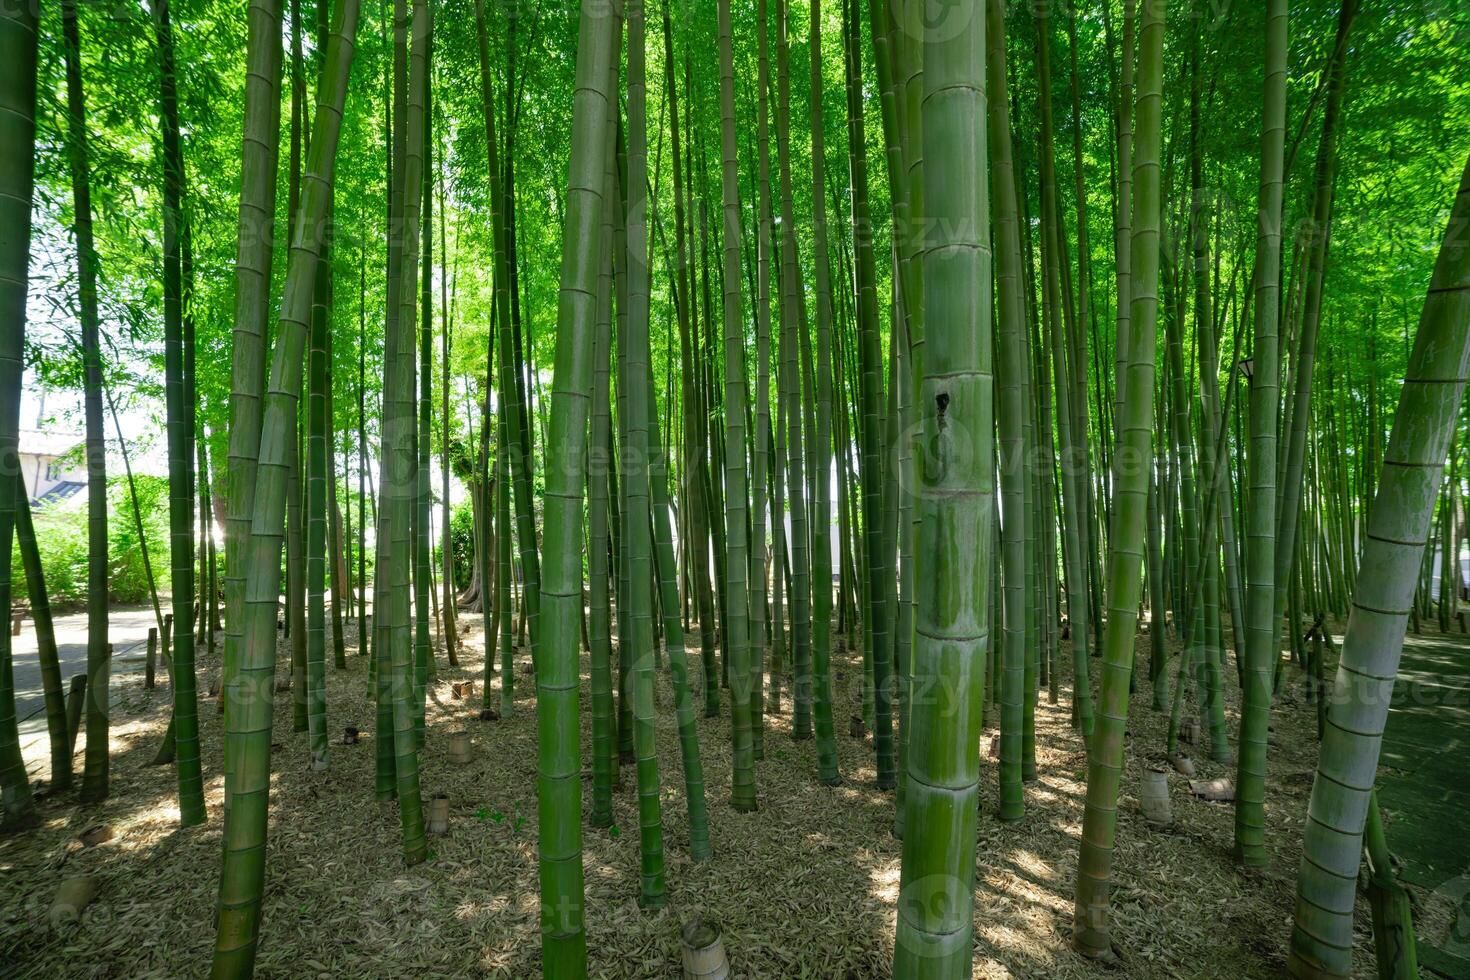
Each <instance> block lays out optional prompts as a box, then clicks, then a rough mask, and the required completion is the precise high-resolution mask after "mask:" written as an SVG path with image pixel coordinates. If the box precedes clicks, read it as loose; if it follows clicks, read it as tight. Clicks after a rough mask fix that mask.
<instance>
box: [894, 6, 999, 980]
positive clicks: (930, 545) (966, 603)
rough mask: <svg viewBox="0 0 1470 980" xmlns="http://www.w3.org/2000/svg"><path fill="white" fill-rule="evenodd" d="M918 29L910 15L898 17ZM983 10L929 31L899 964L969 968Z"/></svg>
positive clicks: (903, 967) (983, 315)
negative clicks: (916, 523)
mask: <svg viewBox="0 0 1470 980" xmlns="http://www.w3.org/2000/svg"><path fill="white" fill-rule="evenodd" d="M905 26H906V27H907V28H908V29H918V25H916V24H910V25H905ZM985 33H986V23H985V17H984V12H983V10H982V8H981V7H980V5H979V3H978V2H975V0H971V2H962V3H958V4H956V5H954V6H952V7H950V8H947V10H946V11H945V17H944V18H943V19H942V20H941V21H940V22H939V23H938V24H926V25H924V27H923V28H922V34H921V35H920V36H921V38H922V42H923V65H924V73H923V81H922V86H923V93H922V97H921V99H920V103H919V104H920V106H921V109H922V113H923V142H922V149H923V157H924V160H925V167H924V179H923V195H922V196H923V206H922V210H921V211H920V212H919V214H918V216H921V217H922V218H923V221H924V224H923V228H924V231H925V240H924V241H923V243H922V251H923V256H924V316H925V326H926V330H925V335H926V344H927V346H928V350H927V352H926V354H925V357H924V373H923V376H922V379H921V383H920V385H919V387H918V391H917V396H918V412H919V417H920V419H921V423H920V425H921V428H920V431H919V434H918V437H917V438H918V444H917V446H916V447H915V454H916V456H917V467H916V468H917V472H918V484H917V486H916V487H915V491H916V493H917V495H918V497H917V507H918V510H919V534H918V540H917V544H916V548H915V559H916V561H917V566H916V568H915V573H914V574H915V579H914V588H915V594H916V597H917V600H918V602H917V607H916V609H915V624H914V625H915V637H914V645H913V664H912V673H913V688H912V689H913V691H914V701H913V704H912V706H911V707H910V716H909V748H908V753H907V757H906V762H907V765H908V773H907V778H906V783H905V794H906V795H905V806H906V808H907V810H906V813H905V816H904V843H903V871H902V877H901V880H900V886H899V909H898V935H897V941H896V945H895V950H894V961H893V972H894V975H895V976H897V977H904V978H909V977H963V976H968V975H969V973H970V968H971V958H972V955H973V954H972V950H971V934H972V932H973V922H974V916H973V912H972V909H973V905H974V880H975V828H976V819H977V811H978V806H977V798H978V793H979V781H980V758H979V754H980V751H979V749H980V722H981V704H980V691H981V679H982V678H983V677H984V674H985V662H986V656H987V653H988V648H989V645H990V621H989V620H990V615H989V613H990V595H989V594H990V584H991V569H990V560H991V549H992V541H993V534H992V528H991V523H992V521H993V519H994V513H995V485H994V459H995V443H994V430H993V396H994V392H993V388H994V381H993V378H992V375H991V356H992V354H991V341H990V337H991V332H990V316H991V309H990V304H991V255H990V248H989V242H990V214H989V194H988V182H987V174H986V169H987V168H986V165H985V161H986V159H987V154H986V135H985V133H986V116H985V109H986V105H985V87H986V85H985V61H986V46H985Z"/></svg>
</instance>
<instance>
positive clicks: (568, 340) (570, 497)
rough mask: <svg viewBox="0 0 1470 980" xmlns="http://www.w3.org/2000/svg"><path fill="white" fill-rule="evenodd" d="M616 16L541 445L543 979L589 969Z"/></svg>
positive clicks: (597, 10)
mask: <svg viewBox="0 0 1470 980" xmlns="http://www.w3.org/2000/svg"><path fill="white" fill-rule="evenodd" d="M621 32H622V28H621V22H620V21H619V19H618V17H617V14H616V13H615V12H614V11H613V10H612V9H610V8H609V7H607V6H606V5H604V4H599V3H595V2H593V0H582V3H581V7H580V13H579V15H578V22H577V67H576V86H575V88H574V90H573V91H574V92H575V95H574V96H573V101H572V127H571V135H572V141H571V158H570V161H569V164H568V170H569V174H568V188H567V197H566V212H565V215H566V217H565V221H564V225H563V232H562V261H561V290H560V293H559V297H558V304H557V330H556V361H555V365H554V373H553V380H552V391H551V426H550V430H549V438H548V439H547V440H546V442H545V446H546V511H545V528H546V537H545V540H544V542H543V549H542V550H543V554H544V555H545V559H546V564H545V567H544V568H543V569H542V578H541V598H542V603H543V604H542V610H541V611H542V613H543V615H542V617H541V634H542V635H541V640H540V651H541V652H540V662H539V663H538V665H537V669H536V727H537V738H538V746H539V748H538V752H537V772H538V783H537V798H538V801H539V805H538V809H537V812H538V814H539V816H538V826H539V836H538V838H537V842H538V844H537V846H538V852H539V864H540V879H541V957H542V969H543V971H544V972H545V974H546V976H548V977H556V978H558V980H560V978H572V980H575V978H578V977H585V976H586V975H587V929H586V923H585V921H584V918H583V910H584V907H585V906H584V903H585V899H584V896H583V890H582V763H581V750H580V747H579V736H578V732H579V730H580V723H579V721H578V713H579V711H578V697H579V695H578V689H579V686H580V685H579V679H580V674H581V671H580V668H579V664H578V660H579V657H578V647H579V645H580V636H579V623H580V620H581V616H580V607H581V604H582V494H583V489H584V487H585V486H586V482H587V479H586V477H587V473H586V462H585V456H584V454H585V451H586V448H587V435H586V433H587V411H588V406H589V402H590V401H591V395H592V360H591V357H590V356H589V355H590V354H591V352H592V351H591V348H592V344H591V343H590V342H589V341H590V340H591V333H592V328H593V324H594V321H595V318H596V315H597V311H596V308H595V301H596V294H597V290H596V281H595V277H596V275H597V269H598V263H599V262H600V261H601V256H600V255H599V254H598V253H599V250H598V247H597V242H598V229H599V228H600V226H601V224H602V209H603V208H604V207H611V206H613V204H612V202H610V201H606V200H605V194H604V191H603V183H604V181H603V154H604V153H605V152H606V147H607V145H608V143H609V142H610V141H611V140H612V136H613V134H612V132H611V130H610V128H609V126H608V115H609V106H610V104H611V103H612V102H613V99H614V95H615V93H613V92H612V91H611V77H612V74H611V73H612V65H613V62H614V58H615V55H616V52H617V49H618V41H619V39H620V37H621Z"/></svg>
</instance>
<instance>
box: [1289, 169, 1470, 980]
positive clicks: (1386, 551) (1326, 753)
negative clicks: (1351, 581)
mask: <svg viewBox="0 0 1470 980" xmlns="http://www.w3.org/2000/svg"><path fill="white" fill-rule="evenodd" d="M1467 222H1470V161H1467V163H1466V166H1465V170H1464V171H1463V173H1462V175H1461V177H1460V185H1459V190H1458V192H1457V194H1456V196H1455V202H1454V206H1453V208H1452V209H1451V212H1450V218H1449V222H1448V225H1447V227H1446V230H1445V235H1444V239H1443V241H1442V242H1441V244H1440V250H1439V256H1438V258H1437V260H1436V262H1435V267H1434V274H1433V276H1432V277H1431V279H1430V282H1429V292H1428V295H1427V296H1426V298H1425V301H1424V309H1423V312H1422V313H1421V314H1420V318H1419V329H1418V332H1417V334H1416V335H1415V338H1414V348H1413V351H1412V353H1411V354H1410V355H1409V363H1408V367H1407V368H1406V370H1405V373H1404V387H1403V393H1402V394H1401V395H1400V397H1399V405H1398V410H1397V411H1396V413H1395V415H1394V424H1393V433H1392V435H1391V436H1390V437H1389V443H1388V449H1387V451H1386V452H1385V453H1384V457H1383V469H1382V472H1381V474H1380V476H1379V480H1378V488H1377V495H1376V496H1375V498H1374V500H1373V506H1372V513H1371V515H1370V517H1369V523H1368V533H1367V536H1366V538H1365V541H1364V544H1363V557H1362V559H1361V561H1360V562H1359V568H1360V569H1373V570H1374V573H1373V574H1371V575H1367V574H1360V575H1359V576H1358V579H1357V587H1356V589H1355V591H1354V594H1353V608H1352V617H1351V619H1350V620H1349V623H1348V629H1347V633H1346V634H1345V635H1344V637H1343V642H1342V655H1341V659H1340V660H1339V662H1338V666H1337V674H1336V676H1335V677H1334V679H1333V683H1332V694H1331V696H1330V697H1329V699H1328V707H1327V724H1326V727H1325V730H1324V731H1323V734H1322V746H1321V751H1320V753H1319V755H1318V759H1317V776H1316V779H1315V780H1314V781H1313V783H1312V798H1311V802H1310V803H1309V804H1308V807H1307V823H1306V827H1305V828H1304V830H1303V837H1302V852H1303V853H1302V863H1301V869H1300V871H1299V872H1298V876H1297V903H1296V917H1295V924H1294V927H1293V929H1292V935H1291V953H1290V956H1289V957H1288V959H1287V968H1288V970H1289V971H1290V972H1291V974H1292V975H1293V976H1296V977H1303V978H1317V977H1346V976H1348V975H1350V973H1351V972H1352V954H1353V908H1354V905H1355V901H1356V897H1357V883H1358V867H1359V865H1360V864H1361V863H1362V851H1363V828H1364V824H1365V822H1366V820H1367V814H1368V808H1369V806H1370V805H1371V803H1372V793H1373V784H1374V780H1375V776H1376V774H1377V771H1378V757H1379V751H1380V748H1381V745H1382V741H1383V729H1384V725H1385V724H1386V722H1387V720H1388V709H1389V705H1390V703H1391V701H1392V699H1393V686H1394V678H1395V676H1396V675H1397V673H1398V667H1399V657H1400V655H1401V654H1402V652H1403V642H1404V630H1405V627H1406V624H1407V620H1408V616H1409V610H1410V607H1411V605H1412V603H1413V599H1414V591H1415V588H1416V586H1417V583H1418V570H1419V568H1420V566H1421V562H1422V561H1423V557H1424V554H1425V550H1426V549H1425V542H1426V541H1427V540H1428V538H1429V534H1430V531H1431V529H1432V527H1433V525H1432V521H1433V515H1434V501H1435V498H1436V496H1438V493H1439V487H1440V478H1441V475H1442V473H1443V470H1444V461H1445V454H1446V452H1447V451H1448V450H1449V448H1450V443H1451V438H1452V435H1453V432H1454V428H1455V424H1456V421H1457V419H1458V417H1459V409H1460V403H1461V400H1462V399H1463V398H1464V393H1465V381H1466V373H1467V363H1470V243H1467V241H1466V236H1465V228H1466V224H1467Z"/></svg>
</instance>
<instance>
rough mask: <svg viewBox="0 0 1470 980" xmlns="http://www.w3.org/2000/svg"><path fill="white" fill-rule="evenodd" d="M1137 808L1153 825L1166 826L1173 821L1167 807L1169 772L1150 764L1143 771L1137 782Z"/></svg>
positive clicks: (1172, 816)
mask: <svg viewBox="0 0 1470 980" xmlns="http://www.w3.org/2000/svg"><path fill="white" fill-rule="evenodd" d="M1138 808H1139V809H1140V810H1142V811H1143V819H1145V820H1147V821H1148V822H1149V823H1150V824H1152V825H1153V826H1155V827H1167V826H1169V825H1170V824H1172V823H1173V822H1174V815H1173V813H1172V812H1171V811H1170V809H1169V774H1168V773H1167V772H1166V771H1165V770H1164V769H1162V768H1161V767H1159V766H1150V767H1149V768H1148V769H1145V770H1144V771H1143V778H1142V779H1141V780H1139V784H1138Z"/></svg>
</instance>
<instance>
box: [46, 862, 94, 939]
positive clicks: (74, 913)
mask: <svg viewBox="0 0 1470 980" xmlns="http://www.w3.org/2000/svg"><path fill="white" fill-rule="evenodd" d="M96 895H97V879H96V878H93V877H92V876H91V875H82V876H80V877H77V878H68V879H66V880H65V881H63V882H62V883H61V885H60V886H59V887H58V888H57V889H56V897H55V898H53V899H52V900H51V909H50V911H49V912H48V913H47V916H46V918H47V920H48V921H49V922H50V923H51V928H52V929H66V928H68V927H70V926H74V925H76V924H77V923H78V922H80V921H81V919H82V911H83V910H84V909H86V907H87V906H88V905H90V904H91V902H92V899H93V898H95V897H96Z"/></svg>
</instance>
